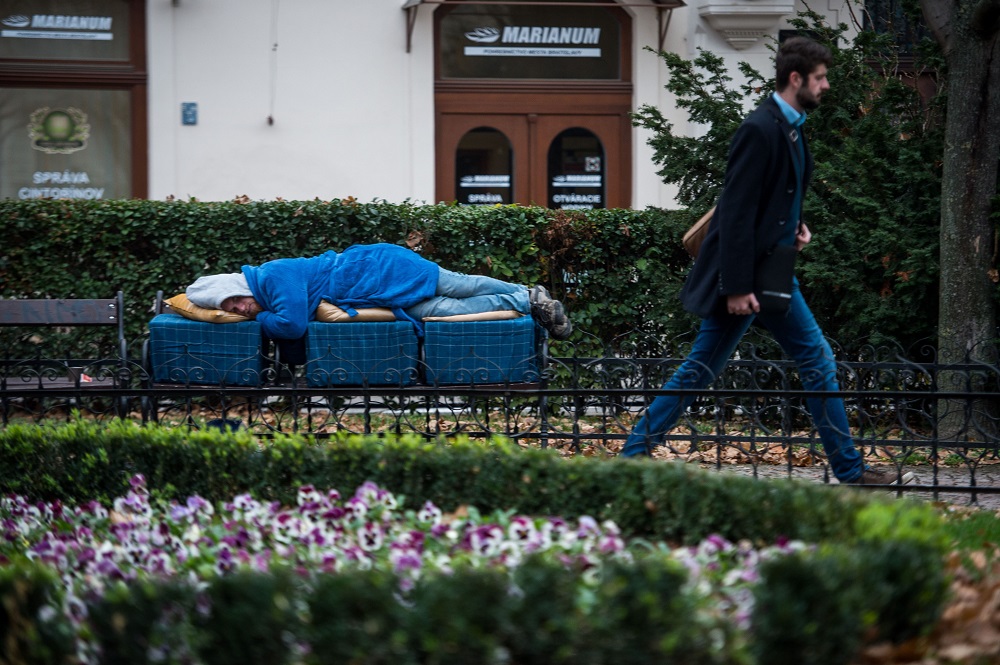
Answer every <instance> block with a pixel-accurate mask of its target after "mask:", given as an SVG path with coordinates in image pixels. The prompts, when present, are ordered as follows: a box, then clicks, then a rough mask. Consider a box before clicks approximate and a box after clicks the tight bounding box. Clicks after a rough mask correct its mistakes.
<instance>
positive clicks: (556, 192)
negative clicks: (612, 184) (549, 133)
mask: <svg viewBox="0 0 1000 665" xmlns="http://www.w3.org/2000/svg"><path fill="white" fill-rule="evenodd" d="M548 165H549V169H548V180H549V202H548V207H549V208H552V209H561V210H592V209H594V208H604V207H606V205H605V196H604V147H603V146H602V145H601V141H600V139H598V138H597V137H596V136H594V134H593V133H592V132H590V131H588V130H586V129H581V128H579V127H574V128H572V129H567V130H565V131H563V132H561V133H560V134H559V135H558V136H556V138H555V139H553V140H552V145H551V146H549V159H548Z"/></svg>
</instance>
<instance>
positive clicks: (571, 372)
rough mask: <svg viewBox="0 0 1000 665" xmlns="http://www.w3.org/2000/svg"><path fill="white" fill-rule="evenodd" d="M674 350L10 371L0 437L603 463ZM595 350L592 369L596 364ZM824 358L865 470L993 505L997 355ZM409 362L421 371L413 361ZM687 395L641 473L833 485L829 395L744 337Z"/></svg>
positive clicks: (73, 363)
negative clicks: (449, 380)
mask: <svg viewBox="0 0 1000 665" xmlns="http://www.w3.org/2000/svg"><path fill="white" fill-rule="evenodd" d="M685 344H686V342H685V341H680V342H678V341H676V340H670V341H665V340H655V341H649V340H643V341H642V342H641V343H634V344H633V343H629V344H623V343H620V340H619V341H618V342H616V344H615V345H614V349H615V351H614V352H612V351H611V350H610V348H611V347H607V348H604V347H602V346H601V345H600V343H598V342H597V341H596V340H586V339H584V340H583V341H582V342H580V343H578V344H577V345H571V344H567V343H559V344H558V346H557V347H556V350H557V351H558V353H557V354H555V355H552V356H550V357H547V358H543V359H542V361H541V362H540V363H539V366H540V371H539V372H537V373H535V374H532V375H530V376H528V379H529V381H527V382H517V383H491V384H483V383H476V382H475V381H476V376H478V375H479V373H478V372H476V371H471V372H469V374H468V383H458V384H452V385H434V384H428V383H427V382H426V381H424V382H423V383H421V382H417V383H416V384H413V382H412V381H407V382H405V383H406V385H404V384H403V383H404V382H402V381H400V380H399V379H398V378H395V379H394V378H392V376H389V377H386V376H372V375H368V376H365V383H364V385H359V386H324V387H318V386H315V385H312V384H311V383H314V382H310V381H309V380H307V374H308V368H307V367H296V366H290V365H284V364H282V363H280V362H273V361H272V362H267V363H265V364H264V366H263V369H262V370H261V371H260V373H259V375H255V376H251V377H246V376H242V375H241V376H240V383H244V384H248V385H201V384H198V383H197V381H198V380H199V377H202V376H205V375H210V374H214V375H216V376H225V375H226V372H227V368H201V367H197V366H192V368H191V369H190V373H189V374H186V375H182V376H172V377H171V379H172V380H171V381H159V382H156V381H154V380H153V377H152V374H151V372H150V370H149V367H148V366H144V363H143V362H141V361H138V360H136V359H130V358H126V359H121V358H109V359H102V360H91V361H85V360H72V359H68V360H47V359H41V358H36V359H33V360H28V361H13V360H9V359H8V360H7V361H4V362H3V363H0V423H2V426H9V425H11V424H12V423H19V422H34V423H37V422H49V421H58V420H69V419H71V418H74V417H86V418H95V419H99V420H101V419H111V418H131V419H134V420H137V421H141V422H143V423H150V422H157V423H161V424H165V425H168V426H169V425H173V426H183V427H189V428H204V427H230V428H246V429H249V430H250V431H251V432H253V433H255V434H257V435H259V436H262V437H267V436H270V435H273V434H275V433H278V432H294V433H306V434H310V435H314V436H317V437H336V436H339V435H342V434H350V433H357V434H368V433H376V434H378V433H395V434H406V433H412V434H417V435H420V436H424V437H428V438H437V437H440V436H444V437H453V436H456V435H460V434H461V435H465V436H468V437H471V438H484V439H485V438H489V437H493V436H497V435H499V436H504V437H507V438H509V439H512V440H514V441H515V442H517V443H518V444H519V445H523V446H541V447H547V448H555V449H557V450H559V451H560V452H561V453H562V454H565V455H580V454H582V455H596V456H613V455H615V454H616V453H617V451H618V450H620V448H621V446H622V443H623V441H624V439H625V438H626V437H627V435H628V433H629V432H630V430H631V428H632V427H633V425H634V423H635V422H636V420H637V418H638V416H639V415H640V414H641V412H642V410H643V408H644V407H645V406H646V405H647V404H648V403H649V402H650V401H651V400H652V399H653V398H655V397H656V396H657V395H660V394H666V393H667V392H669V391H665V390H663V389H662V388H661V386H662V385H663V383H664V382H665V380H666V378H667V377H669V375H670V373H671V372H672V371H673V370H674V369H675V368H676V367H677V366H678V365H679V364H680V362H681V356H682V355H683V352H684V350H685ZM602 348H603V350H605V351H606V353H603V354H595V353H594V350H595V349H599V350H600V349H602ZM631 348H634V349H644V350H648V349H650V348H656V349H674V350H675V351H676V353H671V354H670V355H671V356H672V357H665V358H651V357H641V356H638V355H631V354H629V353H628V349H631ZM993 351H995V349H994V350H993ZM456 355H457V356H460V355H461V353H460V352H457V353H456ZM979 355H980V356H982V354H979ZM838 357H839V358H840V360H839V362H838V368H839V377H838V378H839V381H840V385H841V392H840V393H838V397H841V398H843V399H844V401H845V404H846V405H847V409H848V415H849V419H850V423H851V427H852V435H853V436H854V438H855V440H856V441H857V444H858V446H859V447H860V448H861V449H862V450H863V451H864V453H865V456H866V459H867V461H868V462H869V463H871V464H873V465H876V466H883V467H885V468H887V469H888V470H891V471H898V472H902V471H915V472H916V473H917V475H918V478H919V481H918V482H917V483H915V484H911V485H907V486H905V487H902V488H899V491H900V492H904V491H905V492H915V493H917V494H920V495H923V496H927V497H929V498H933V499H941V498H948V497H950V496H952V495H955V494H960V495H962V496H963V497H967V498H968V499H969V500H970V501H972V502H982V501H984V500H994V499H996V501H998V502H1000V399H998V397H1000V364H998V363H997V362H996V360H995V358H996V354H995V352H994V353H993V354H992V355H987V357H989V358H993V359H994V360H993V361H992V362H982V361H980V362H974V361H972V360H971V356H970V360H968V361H966V362H963V363H961V364H953V365H944V364H940V363H939V362H937V360H936V359H935V358H934V357H933V353H932V351H931V350H930V349H929V348H924V349H921V350H918V352H917V353H912V352H911V353H909V354H904V353H902V352H901V351H900V350H899V349H890V348H874V347H865V348H863V349H862V350H861V351H860V352H859V353H857V354H854V355H853V356H852V357H848V356H847V354H845V353H844V352H843V351H842V350H838ZM912 357H918V358H920V360H919V361H915V360H910V359H909V358H912ZM412 360H414V361H415V362H416V364H417V365H418V368H419V365H420V359H412ZM464 360H468V359H464ZM188 365H190V363H188ZM484 369H485V368H484ZM491 369H495V368H491ZM395 376H397V377H398V376H399V375H398V373H397V374H396V375H395ZM536 379H537V380H536ZM687 392H688V394H693V395H694V396H695V397H696V399H695V401H694V403H693V404H692V406H691V407H690V408H689V409H688V410H687V411H686V412H685V413H684V414H683V417H682V418H681V420H680V421H679V423H678V426H677V427H676V428H675V429H674V430H673V431H672V432H671V433H670V435H669V437H668V439H667V442H666V445H664V446H662V447H660V448H657V449H656V450H655V451H654V455H653V456H654V457H656V458H665V459H674V460H679V461H682V462H687V463H697V464H699V465H702V466H705V467H709V468H714V469H717V470H720V471H732V472H737V473H743V474H750V475H753V476H755V477H776V476H780V477H790V478H802V479H809V480H814V481H819V482H832V477H831V473H830V470H829V466H828V464H827V460H826V458H825V456H824V454H823V448H822V445H821V444H820V442H819V439H818V437H817V435H816V432H815V429H814V428H813V426H812V422H811V420H810V418H809V414H808V411H807V409H806V405H805V400H806V398H809V397H818V398H823V397H829V395H828V394H824V393H811V392H808V391H805V390H803V389H802V387H801V384H800V383H799V381H798V377H797V373H796V371H795V369H794V366H793V365H792V364H791V363H790V361H788V360H785V359H783V358H782V357H781V356H780V354H779V353H778V352H776V350H775V349H774V347H773V344H772V343H771V342H769V341H768V340H767V339H766V338H763V337H761V336H758V335H755V334H751V335H749V336H748V337H747V338H746V340H745V341H744V343H743V344H742V345H741V346H740V348H739V350H738V352H737V354H736V356H735V357H734V359H733V360H732V361H731V362H730V363H729V365H728V366H727V368H726V370H725V371H724V373H723V374H722V376H720V377H719V378H718V379H717V380H716V382H715V383H714V384H713V386H712V387H711V388H709V389H706V390H698V391H687Z"/></svg>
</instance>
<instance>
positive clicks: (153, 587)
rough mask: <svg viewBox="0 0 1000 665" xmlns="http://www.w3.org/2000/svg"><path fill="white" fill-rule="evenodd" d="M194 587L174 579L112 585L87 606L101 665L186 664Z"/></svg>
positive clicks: (190, 642)
mask: <svg viewBox="0 0 1000 665" xmlns="http://www.w3.org/2000/svg"><path fill="white" fill-rule="evenodd" d="M194 598H195V593H194V590H193V589H192V588H191V587H190V586H189V585H187V584H186V583H185V582H182V581H178V580H163V579H161V580H153V579H139V580H135V581H132V582H129V583H127V584H126V583H118V584H114V585H112V586H110V587H109V588H108V589H106V590H105V592H104V595H103V596H101V597H100V598H98V599H96V600H94V601H93V602H91V603H90V604H89V606H88V608H87V623H88V625H89V627H90V630H91V632H92V634H93V639H94V641H95V642H96V643H97V644H99V645H100V649H99V657H100V662H101V664H102V665H142V664H143V663H147V664H149V665H152V664H153V663H177V664H181V663H187V662H190V661H191V659H192V657H193V655H194V643H195V639H196V635H195V632H194V628H193V626H192V623H191V621H192V616H191V615H192V613H193V610H194V607H195V603H194Z"/></svg>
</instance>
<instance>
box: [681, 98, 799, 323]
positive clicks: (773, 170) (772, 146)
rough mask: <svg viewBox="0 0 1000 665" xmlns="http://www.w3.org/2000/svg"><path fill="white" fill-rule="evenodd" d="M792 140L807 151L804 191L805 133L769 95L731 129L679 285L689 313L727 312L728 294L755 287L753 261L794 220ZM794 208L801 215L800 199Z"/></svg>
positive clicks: (759, 257) (756, 259)
mask: <svg viewBox="0 0 1000 665" xmlns="http://www.w3.org/2000/svg"><path fill="white" fill-rule="evenodd" d="M796 141H801V142H802V146H803V150H804V153H805V164H804V166H805V168H804V170H803V177H802V191H803V195H804V194H805V190H806V187H808V184H809V179H810V177H811V176H812V170H813V162H812V156H811V155H810V154H809V147H808V145H807V144H806V142H805V136H803V135H802V133H801V132H800V131H799V130H796V129H793V128H792V127H791V125H789V124H788V121H787V120H786V119H785V116H784V114H783V113H782V112H781V108H780V107H779V106H778V104H777V102H775V101H774V99H773V98H772V97H768V98H767V99H766V100H765V101H764V103H762V104H761V105H760V106H758V107H757V108H756V109H755V110H754V111H753V112H751V113H750V115H748V116H747V117H746V118H745V119H744V120H743V122H742V124H740V127H739V129H737V130H736V134H735V136H733V140H732V143H731V144H730V146H729V162H728V166H727V167H726V177H725V181H724V185H723V190H722V195H721V196H720V197H719V201H718V203H717V205H716V209H715V214H714V216H713V217H712V221H711V223H710V224H709V228H708V234H707V235H706V236H705V240H704V242H703V243H702V245H701V251H700V252H699V254H698V258H697V259H695V262H694V266H693V267H692V268H691V272H690V273H689V274H688V277H687V281H685V282H684V288H683V289H682V290H681V302H682V303H683V305H684V309H686V310H687V311H689V312H691V313H692V314H697V315H698V316H700V317H702V318H706V317H708V316H711V315H712V314H719V313H725V312H726V307H725V296H728V295H739V294H744V293H751V292H753V290H754V267H755V266H756V265H757V263H758V262H759V261H760V260H761V259H762V258H763V257H764V255H765V254H767V252H768V251H770V250H771V249H772V248H774V246H775V245H777V244H778V241H779V240H780V239H781V238H782V237H783V236H785V235H786V233H788V224H789V223H791V220H792V217H791V213H792V205H793V204H794V202H795V177H796V175H795V162H794V161H793V159H795V154H796V153H795V152H793V151H797V150H798V148H797V147H796V145H795V142H796ZM803 198H804V197H803ZM798 212H799V214H798V215H797V217H798V218H799V219H801V212H802V210H801V204H800V207H799V211H798Z"/></svg>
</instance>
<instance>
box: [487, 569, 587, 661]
mask: <svg viewBox="0 0 1000 665" xmlns="http://www.w3.org/2000/svg"><path fill="white" fill-rule="evenodd" d="M579 575H580V573H579V572H577V571H575V570H571V569H569V568H567V567H565V566H562V565H552V564H551V563H546V562H544V561H542V560H541V559H540V558H534V559H529V560H528V561H525V562H524V563H523V564H522V565H520V566H518V567H517V568H516V569H515V570H514V572H513V577H512V580H511V584H512V587H513V588H512V590H511V592H510V597H509V601H510V603H511V611H510V614H511V617H512V621H511V622H510V623H509V624H508V625H507V626H505V628H506V630H507V632H506V634H505V635H504V636H503V642H504V646H505V647H506V648H507V651H508V653H509V654H510V659H511V662H514V663H518V665H576V663H579V662H580V660H579V650H580V649H579V637H578V629H579V627H580V626H581V622H582V612H581V609H580V608H579V607H578V604H577V597H576V596H577V594H576V590H577V587H578V582H577V580H578V578H579Z"/></svg>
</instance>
